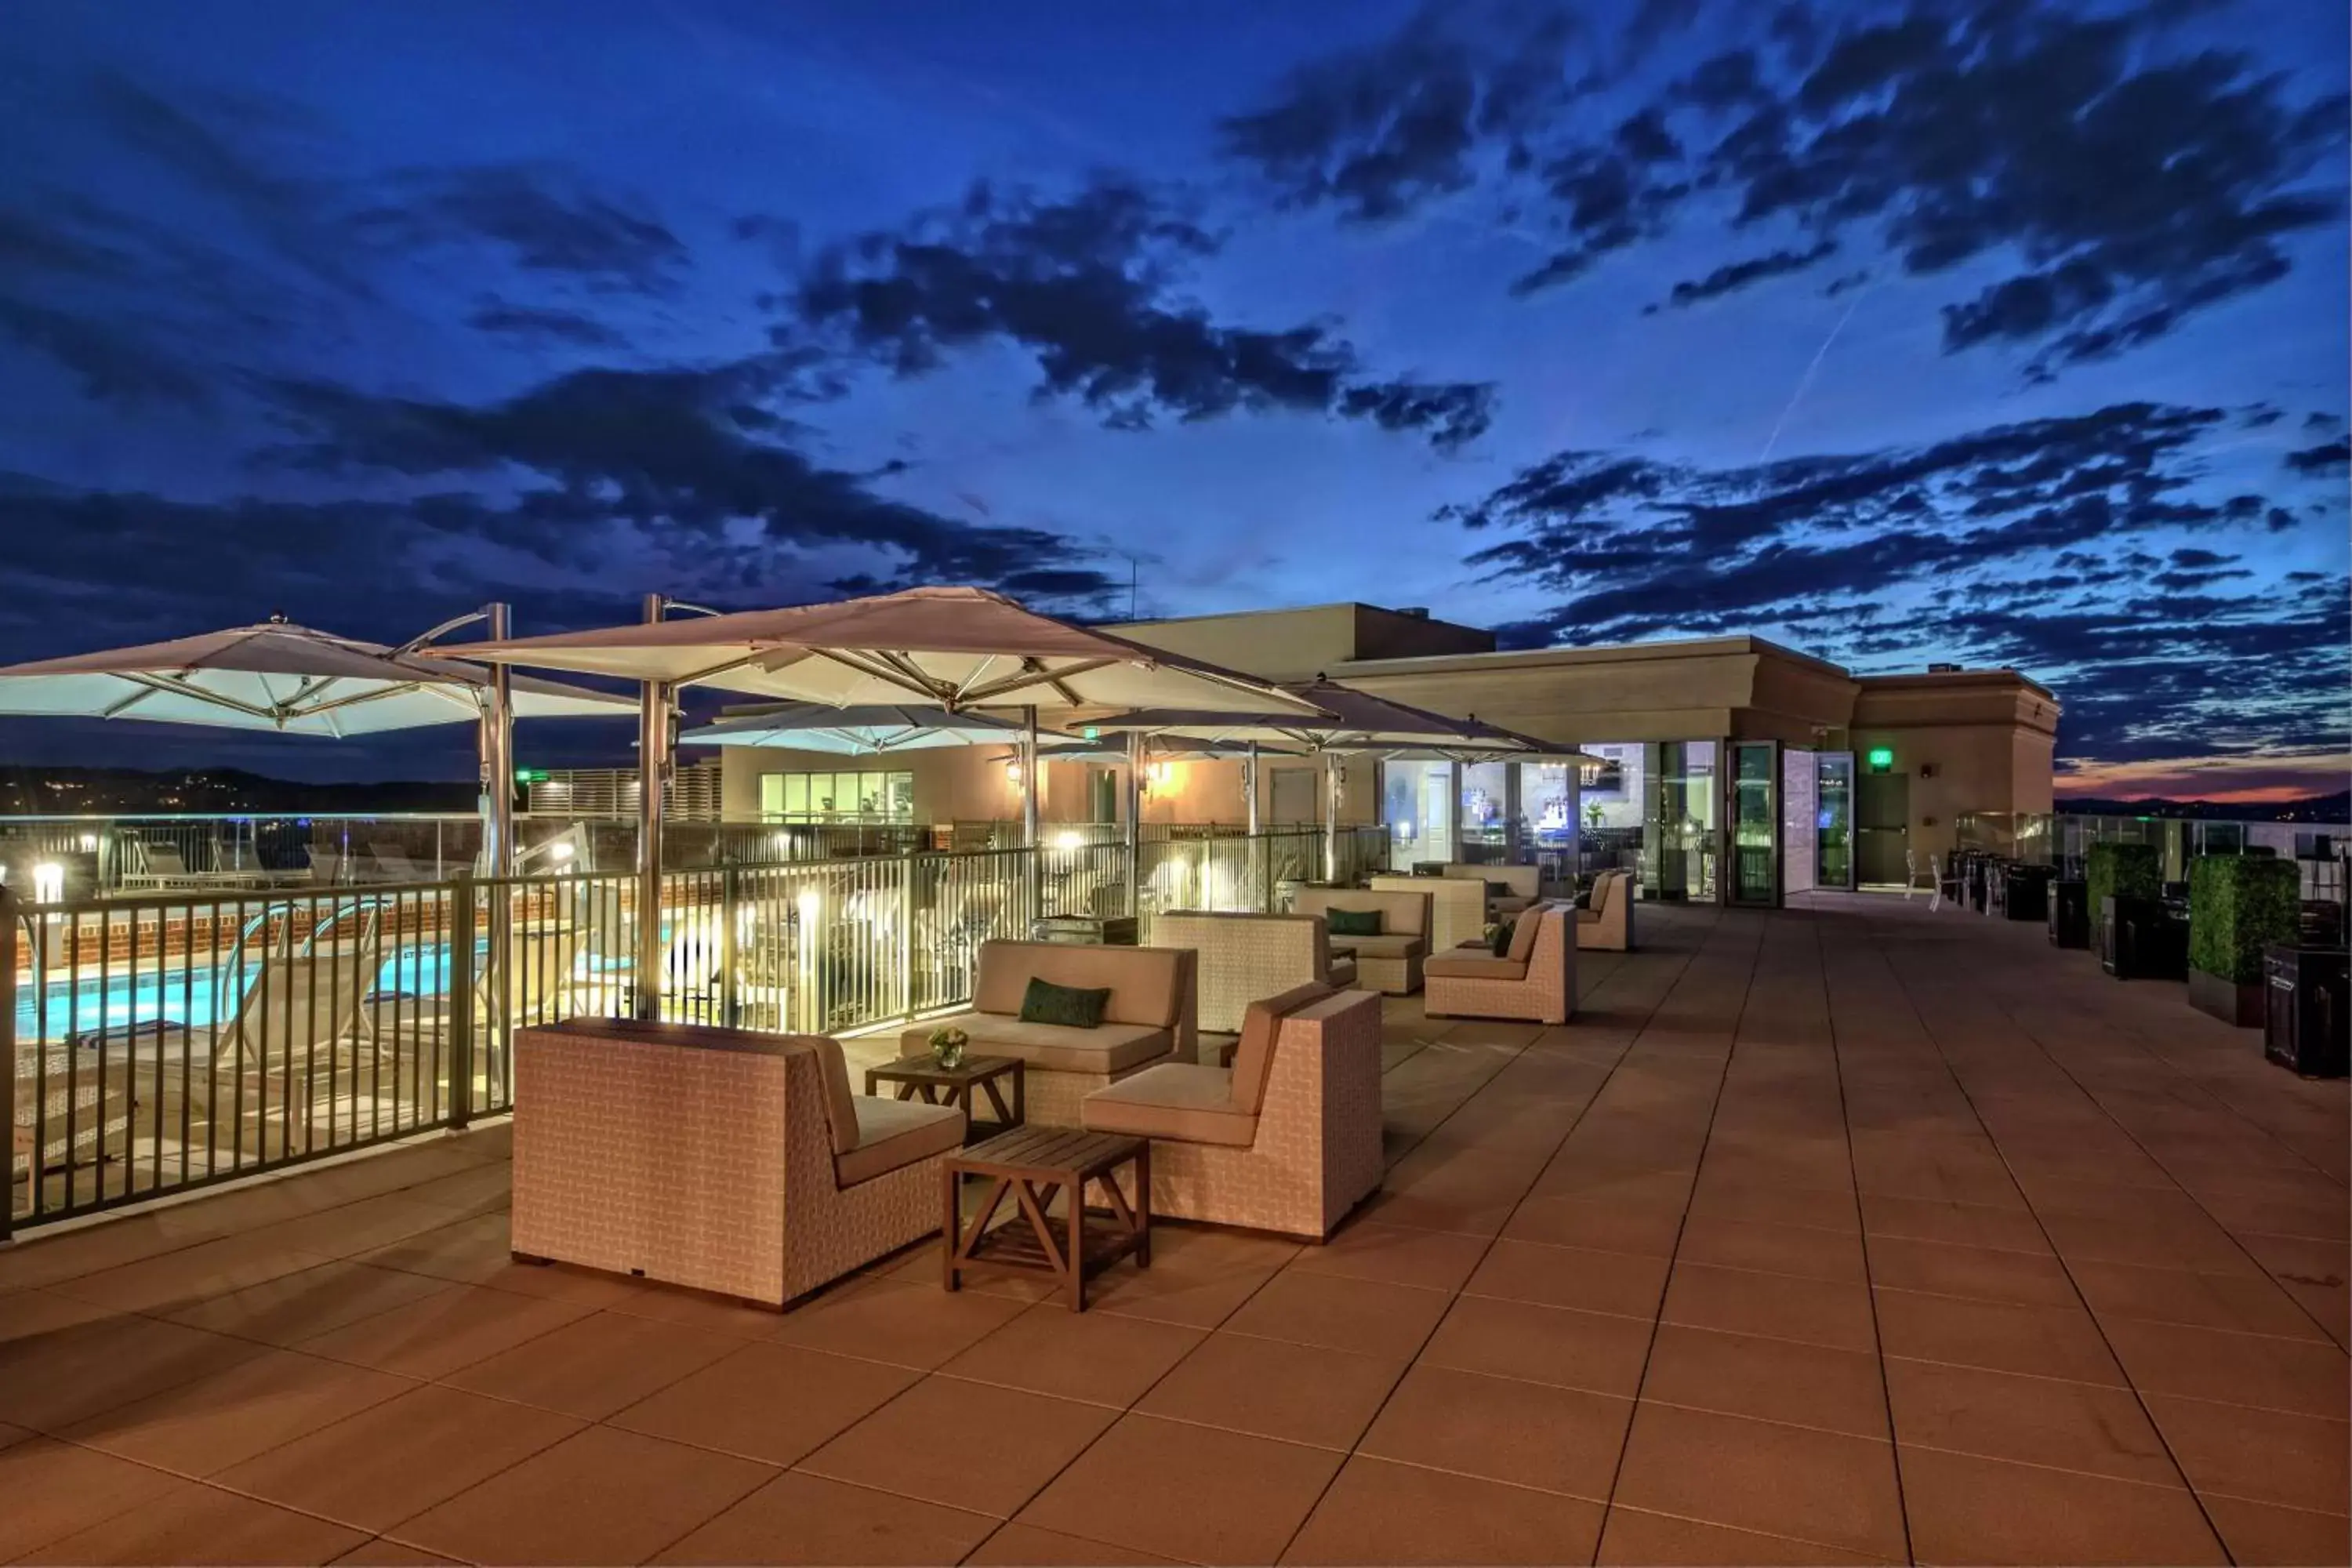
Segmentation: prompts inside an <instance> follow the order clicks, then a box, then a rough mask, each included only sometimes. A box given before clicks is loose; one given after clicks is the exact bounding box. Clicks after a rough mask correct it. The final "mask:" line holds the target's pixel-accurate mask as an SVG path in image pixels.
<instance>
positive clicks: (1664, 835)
mask: <svg viewBox="0 0 2352 1568" xmlns="http://www.w3.org/2000/svg"><path fill="white" fill-rule="evenodd" d="M1717 749H1718V748H1717V744H1716V742H1713V741H1664V742H1656V743H1654V744H1652V745H1650V746H1648V747H1646V748H1644V755H1643V772H1644V773H1645V774H1646V775H1647V779H1648V782H1649V784H1650V785H1651V793H1650V809H1649V813H1648V820H1647V822H1645V823H1644V825H1643V826H1644V828H1645V832H1644V836H1643V837H1644V842H1643V846H1642V890H1643V894H1644V895H1645V896H1647V897H1649V898H1654V899H1672V900H1690V901H1693V902H1697V903H1709V904H1711V903H1713V902H1715V901H1716V898H1717V891H1716V875H1715V872H1716V866H1715V862H1716V829H1717V807H1718V805H1719V803H1720V801H1721V798H1722V796H1721V794H1720V790H1719V786H1718V785H1717V780H1716V752H1717Z"/></svg>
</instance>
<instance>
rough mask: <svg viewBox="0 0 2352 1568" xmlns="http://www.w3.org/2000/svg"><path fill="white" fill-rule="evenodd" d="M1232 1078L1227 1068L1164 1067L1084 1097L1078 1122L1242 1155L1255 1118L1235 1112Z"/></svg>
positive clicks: (1146, 1070)
mask: <svg viewBox="0 0 2352 1568" xmlns="http://www.w3.org/2000/svg"><path fill="white" fill-rule="evenodd" d="M1233 1076H1234V1075H1233V1072H1232V1070H1231V1069H1228V1068H1212V1067H1196V1066H1194V1065H1192V1063H1190V1062H1162V1063H1160V1065H1159V1066H1158V1067H1155V1068H1144V1069H1143V1070H1142V1071H1141V1072H1139V1073H1137V1074H1136V1075H1135V1076H1134V1077H1133V1078H1124V1079H1119V1080H1118V1082H1117V1083H1115V1084H1112V1085H1111V1086H1110V1087H1109V1088H1108V1089H1097V1090H1095V1091H1094V1092H1093V1093H1092V1094H1089V1095H1088V1096H1087V1097H1086V1099H1084V1100H1080V1101H1079V1102H1078V1120H1079V1121H1080V1122H1081V1123H1083V1124H1084V1125H1085V1126H1086V1127H1087V1129H1088V1130H1089V1131H1096V1132H1125V1133H1129V1134H1130V1135H1132V1136H1134V1137H1137V1138H1171V1139H1174V1140H1175V1141H1176V1142H1180V1143H1223V1144H1227V1145H1229V1146H1231V1147H1233V1148H1236V1149H1246V1148H1248V1147H1249V1145H1250V1142H1251V1141H1252V1140H1254V1139H1255V1138H1256V1136H1257V1118H1256V1117H1255V1116H1253V1115H1251V1114H1250V1113H1249V1112H1247V1111H1244V1110H1235V1109H1234V1100H1233V1094H1234V1089H1233Z"/></svg>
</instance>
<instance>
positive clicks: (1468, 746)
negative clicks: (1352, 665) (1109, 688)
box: [1093, 679, 1580, 875]
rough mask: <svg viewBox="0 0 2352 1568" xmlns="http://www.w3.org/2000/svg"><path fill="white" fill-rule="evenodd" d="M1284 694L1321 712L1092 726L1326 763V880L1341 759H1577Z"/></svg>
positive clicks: (1426, 719)
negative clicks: (1271, 750)
mask: <svg viewBox="0 0 2352 1568" xmlns="http://www.w3.org/2000/svg"><path fill="white" fill-rule="evenodd" d="M1283 689H1284V690H1286V691H1287V692H1289V693H1290V694H1291V695H1292V696H1294V697H1297V698H1298V699H1300V700H1304V701H1308V702H1312V703H1313V704H1314V705H1315V706H1316V708H1317V709H1318V710H1320V711H1319V713H1318V715H1317V716H1316V717H1314V718H1311V719H1308V718H1298V717H1294V716H1282V715H1265V714H1257V715H1250V714H1237V713H1231V712H1220V711H1213V710H1194V711H1186V710H1180V709H1159V710H1139V711H1136V712H1131V713H1118V714H1113V715H1110V716H1108V717H1107V718H1102V719H1097V720H1095V721H1093V722H1094V724H1095V726H1096V728H1097V729H1102V730H1124V731H1129V732H1130V733H1145V734H1150V735H1155V736H1177V737H1182V738H1186V739H1192V740H1202V741H1213V742H1227V743H1236V742H1238V743H1242V744H1244V745H1248V746H1252V747H1255V746H1259V745H1272V746H1276V747H1280V748H1283V749H1286V750H1293V751H1299V752H1308V753H1311V754H1316V755H1320V756H1322V757H1323V758H1324V779H1325V788H1324V793H1323V800H1322V817H1323V855H1324V868H1325V872H1326V874H1327V875H1330V874H1336V872H1337V869H1338V858H1339V790H1340V788H1341V787H1342V785H1343V784H1345V782H1346V774H1345V773H1344V771H1343V765H1342V764H1341V763H1339V759H1340V758H1344V757H1348V756H1356V755H1365V754H1370V755H1374V756H1384V757H1392V758H1398V759H1402V758H1406V757H1425V758H1436V759H1438V760H1442V761H1446V762H1454V763H1464V762H1491V761H1496V760H1498V759H1517V760H1522V761H1535V760H1538V759H1541V760H1545V761H1555V762H1556V761H1567V760H1574V759H1576V758H1578V757H1579V756H1580V753H1579V752H1575V751H1574V749H1573V748H1562V747H1559V746H1555V745H1553V744H1552V743H1551V742H1546V741H1540V740H1538V739H1537V738H1535V737H1534V736H1532V735H1523V734H1521V733H1519V732H1518V731H1516V730H1507V729H1504V728H1503V727H1502V726H1500V725H1498V724H1489V723H1486V722H1485V721H1482V720H1479V719H1476V718H1466V719H1455V718H1453V717H1451V716H1449V715H1447V714H1444V713H1433V712H1431V711H1430V710H1428V709H1425V708H1416V707H1413V706H1412V704H1411V703H1407V702H1399V701H1397V700H1394V699H1392V698H1387V697H1377V696H1374V695H1373V694H1372V693H1370V692H1369V691H1359V690H1357V689H1355V688H1353V687H1349V686H1342V685H1340V684H1339V683H1338V682H1337V681H1333V680H1324V679H1317V680H1311V681H1305V682H1300V683H1297V684H1291V685H1286V686H1285V687H1284V688H1283ZM1248 772H1249V775H1250V783H1249V796H1250V819H1251V821H1250V826H1251V830H1252V831H1253V832H1255V830H1256V816H1257V780H1256V773H1257V768H1256V760H1255V756H1254V755H1253V757H1252V758H1251V760H1250V763H1249V764H1248Z"/></svg>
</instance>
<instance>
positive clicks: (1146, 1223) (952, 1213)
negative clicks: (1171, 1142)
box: [940, 1127, 1151, 1312]
mask: <svg viewBox="0 0 2352 1568" xmlns="http://www.w3.org/2000/svg"><path fill="white" fill-rule="evenodd" d="M1122 1166H1124V1167H1127V1168H1128V1169H1129V1171H1131V1172H1132V1181H1133V1185H1134V1188H1135V1197H1134V1201H1133V1202H1132V1203H1130V1202H1129V1199H1128V1196H1127V1194H1126V1193H1125V1192H1123V1191H1121V1190H1120V1187H1119V1184H1118V1173H1119V1170H1120V1168H1121V1167H1122ZM966 1176H982V1177H985V1178H986V1179H987V1181H988V1184H989V1186H988V1192H987V1194H986V1195H985V1197H984V1198H983V1200H982V1203H981V1205H980V1207H979V1209H978V1210H977V1211H976V1212H975V1213H974V1215H972V1217H971V1220H970V1221H969V1222H968V1223H967V1222H966V1221H965V1220H964V1218H963V1202H962V1200H963V1179H964V1178H965V1177H966ZM942 1179H943V1181H944V1184H945V1194H946V1199H947V1211H946V1215H945V1217H944V1220H943V1222H942V1224H941V1225H940V1245H941V1247H943V1248H944V1250H943V1251H942V1253H941V1255H940V1268H941V1271H942V1275H943V1279H942V1283H944V1284H945V1285H946V1286H947V1288H948V1289H950V1290H954V1289H961V1286H962V1283H963V1276H964V1275H965V1274H966V1273H968V1272H970V1271H971V1270H974V1269H991V1268H993V1269H999V1270H1003V1271H1004V1272H1007V1273H1015V1274H1048V1275H1051V1276H1052V1277H1053V1278H1054V1279H1055V1283H1056V1284H1058V1285H1059V1286H1060V1287H1061V1289H1062V1290H1063V1292H1064V1294H1065V1297H1066V1301H1067V1304H1068V1306H1069V1309H1070V1310H1072V1311H1074V1312H1083V1311H1085V1310H1087V1280H1088V1279H1093V1278H1094V1277H1095V1276H1096V1275H1097V1274H1099V1273H1101V1272H1102V1271H1103V1270H1104V1269H1105V1268H1109V1267H1110V1265H1112V1264H1113V1263H1115V1262H1117V1261H1118V1259H1120V1258H1125V1257H1126V1256H1127V1255H1128V1254H1129V1253H1133V1254H1134V1255H1135V1262H1136V1267H1137V1268H1150V1267H1151V1142H1150V1140H1149V1139H1146V1138H1134V1137H1129V1135H1128V1134H1126V1133H1124V1132H1083V1131H1075V1130H1073V1129H1070V1128H1066V1127H1024V1128H1022V1129H1020V1130H1019V1131H1013V1132H1004V1133H1000V1134H998V1135H997V1136H996V1137H994V1138H991V1139H990V1140H988V1142H984V1143H980V1144H975V1145H974V1146H972V1147H971V1148H969V1149H966V1150H965V1151H964V1152H962V1153H961V1154H950V1155H949V1156H948V1160H947V1167H946V1174H945V1176H944V1177H943V1178H942ZM1089 1187H1092V1188H1093V1189H1095V1191H1097V1193H1099V1194H1100V1195H1101V1197H1102V1200H1103V1203H1104V1205H1105V1206H1104V1207H1103V1208H1100V1209H1097V1210H1094V1211H1092V1212H1091V1213H1089V1211H1088V1210H1087V1189H1088V1188H1089ZM1008 1193H1010V1194H1012V1196H1013V1203H1014V1204H1015V1205H1017V1206H1018V1207H1019V1209H1020V1211H1021V1212H1020V1215H1018V1216H1017V1217H1015V1218H1013V1219H1012V1220H1010V1221H1008V1222H1007V1223H1006V1224H1004V1225H1003V1226H1000V1227H998V1228H997V1229H995V1230H993V1231H992V1230H990V1229H989V1223H990V1222H991V1221H992V1220H993V1219H994V1218H995V1217H996V1211H997V1210H998V1209H999V1208H1001V1207H1003V1204H1004V1198H1005V1194H1008ZM1056 1194H1058V1195H1059V1196H1060V1197H1061V1199H1062V1201H1063V1204H1064V1212H1063V1213H1062V1214H1061V1215H1059V1216H1055V1215H1054V1213H1053V1207H1054V1200H1055V1196H1056ZM1057 1232H1058V1234H1057Z"/></svg>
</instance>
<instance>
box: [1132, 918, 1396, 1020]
mask: <svg viewBox="0 0 2352 1568" xmlns="http://www.w3.org/2000/svg"><path fill="white" fill-rule="evenodd" d="M1151 941H1152V945H1154V946H1155V947H1189V948H1191V949H1192V951H1193V952H1194V953H1196V954H1198V957H1197V958H1196V959H1195V961H1194V963H1193V968H1194V972H1195V973H1194V981H1195V984H1196V985H1197V987H1198V990H1197V998H1198V1000H1197V1003H1196V1014H1197V1017H1196V1021H1197V1023H1198V1024H1199V1026H1200V1027H1202V1029H1205V1030H1208V1031H1210V1032H1211V1033H1213V1034H1220V1035H1230V1034H1233V1033H1234V1031H1236V1030H1238V1029H1239V1028H1240V1027H1241V1026H1242V1015H1243V1012H1244V1009H1246V1008H1247V1007H1248V1006H1249V1005H1250V1004H1251V1003H1252V1002H1254V1001H1255V1000H1256V999H1257V998H1258V997H1261V996H1271V995H1274V994H1276V993H1277V992H1282V991H1287V990H1289V989H1290V988H1291V987H1293V986H1295V985H1305V984H1320V985H1326V986H1328V987H1330V988H1331V989H1333V990H1342V989H1345V988H1346V987H1348V986H1350V985H1353V984H1355V983H1356V961H1355V959H1354V958H1352V957H1334V956H1333V955H1332V952H1331V933H1330V929H1329V927H1328V925H1327V924H1326V923H1325V921H1324V920H1323V918H1322V917H1321V916H1320V915H1296V914H1293V915H1256V914H1226V913H1222V912H1213V911H1211V910H1164V911H1162V912H1161V913H1160V914H1157V915H1154V916H1152V917H1151Z"/></svg>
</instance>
